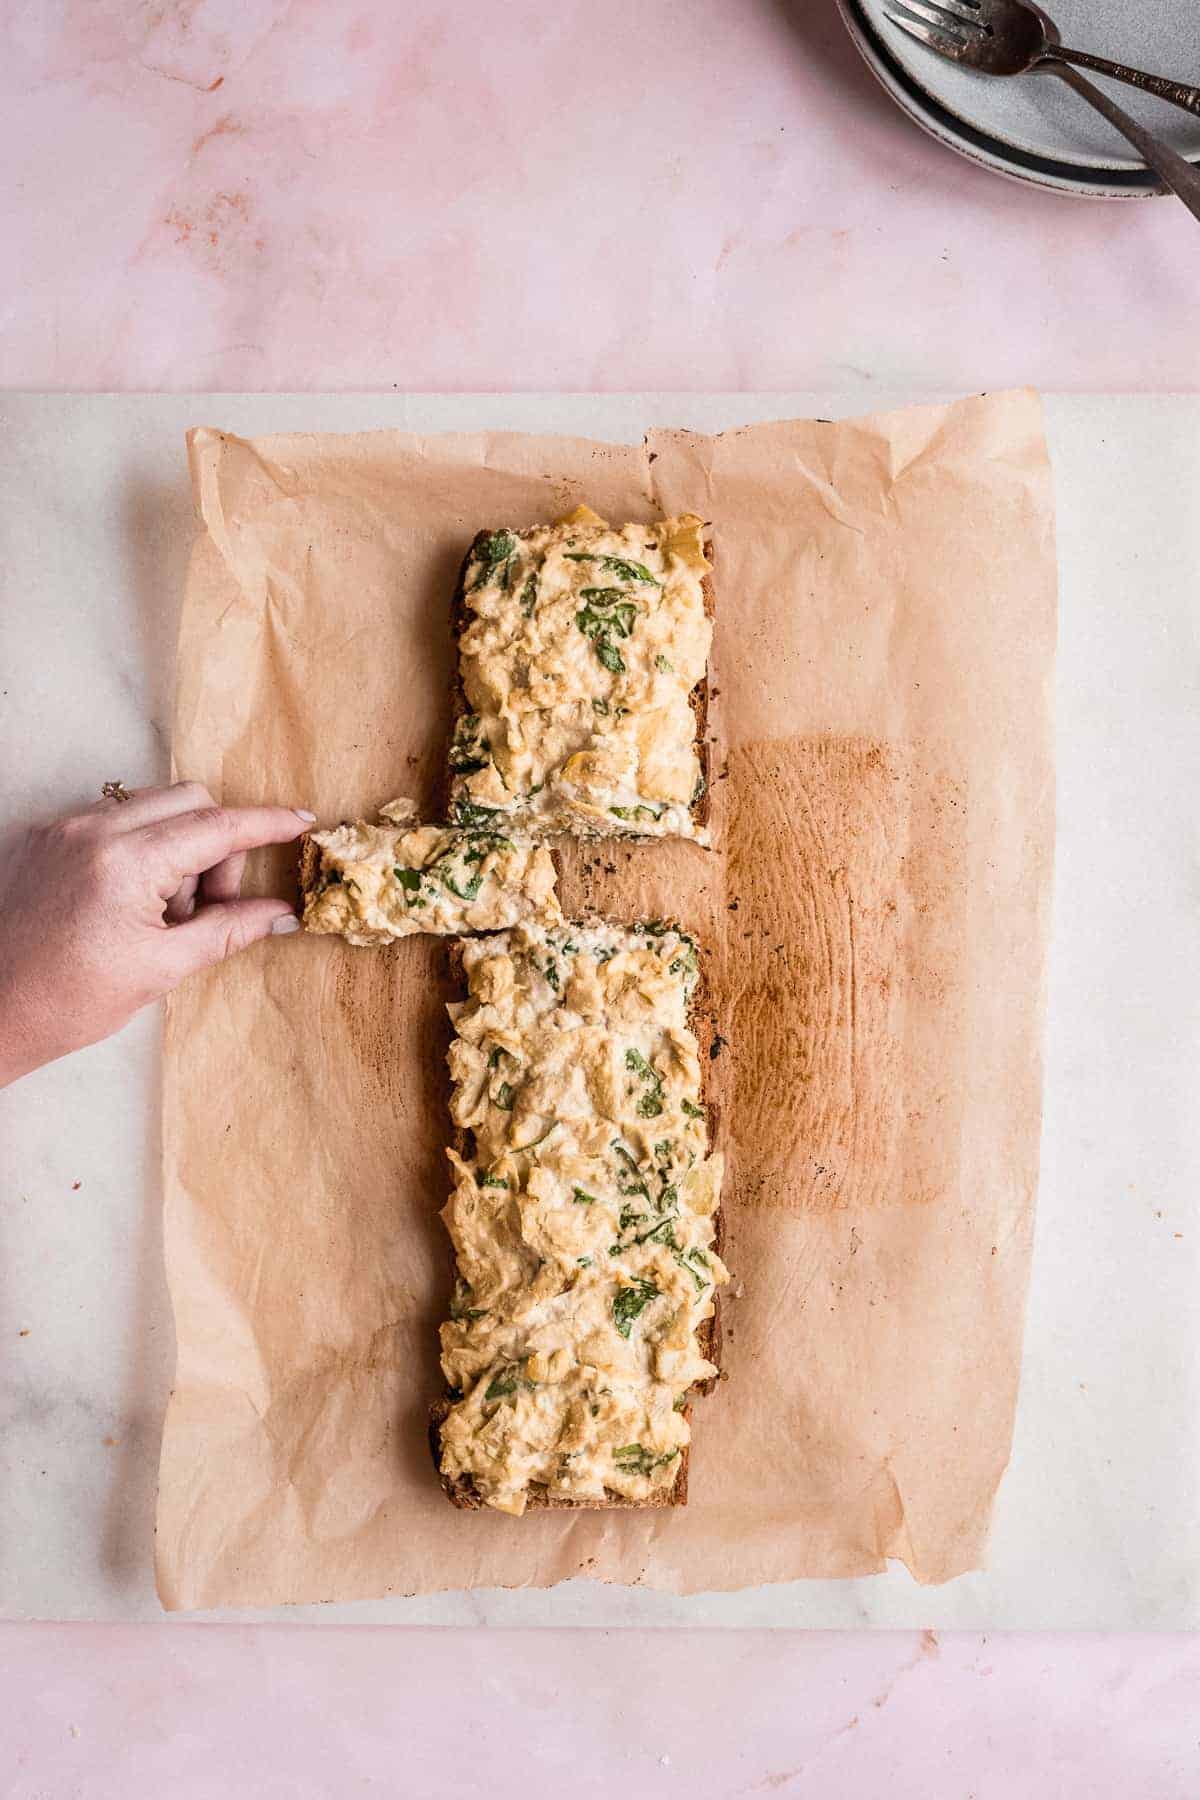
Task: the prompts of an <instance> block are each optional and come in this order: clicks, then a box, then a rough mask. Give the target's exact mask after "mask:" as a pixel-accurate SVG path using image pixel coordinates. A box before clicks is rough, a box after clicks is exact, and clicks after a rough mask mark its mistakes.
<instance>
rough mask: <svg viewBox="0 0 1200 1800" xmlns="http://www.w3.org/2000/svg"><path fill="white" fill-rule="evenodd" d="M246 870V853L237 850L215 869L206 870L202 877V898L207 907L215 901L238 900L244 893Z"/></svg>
mask: <svg viewBox="0 0 1200 1800" xmlns="http://www.w3.org/2000/svg"><path fill="white" fill-rule="evenodd" d="M245 868H246V852H245V851H244V850H235V851H234V853H233V855H232V856H227V857H226V858H225V860H224V862H219V863H218V864H217V865H216V867H215V868H213V869H205V871H204V873H203V875H201V877H200V898H201V900H203V901H204V902H205V904H206V905H211V904H212V902H213V901H214V900H236V899H237V898H238V896H239V895H240V893H241V891H242V876H243V874H244V873H245Z"/></svg>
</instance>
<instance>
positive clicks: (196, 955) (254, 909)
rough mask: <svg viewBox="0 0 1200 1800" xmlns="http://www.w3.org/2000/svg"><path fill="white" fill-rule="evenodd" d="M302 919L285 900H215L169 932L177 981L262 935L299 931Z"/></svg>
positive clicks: (255, 941) (240, 948)
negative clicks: (300, 919)
mask: <svg viewBox="0 0 1200 1800" xmlns="http://www.w3.org/2000/svg"><path fill="white" fill-rule="evenodd" d="M299 929H300V921H299V919H298V918H297V917H296V915H295V913H294V912H293V911H292V908H291V907H290V906H289V905H288V904H287V902H286V900H214V901H211V902H210V903H209V904H208V905H207V906H202V907H201V908H200V910H199V911H198V912H197V913H195V914H194V915H193V917H192V918H190V919H187V920H185V922H184V923H183V924H182V925H172V926H171V928H170V931H169V933H168V938H167V941H168V944H169V947H170V958H171V966H172V973H173V974H174V977H175V979H176V981H183V980H184V978H185V977H186V976H188V975H194V974H195V973H196V971H197V970H198V969H207V968H210V967H211V966H212V964H213V963H219V962H224V960H225V958H226V957H227V956H234V955H236V953H237V952H238V951H239V950H245V949H246V947H247V945H249V944H255V943H257V942H258V940H259V938H265V937H271V936H272V935H273V934H276V933H282V932H287V931H298V930H299Z"/></svg>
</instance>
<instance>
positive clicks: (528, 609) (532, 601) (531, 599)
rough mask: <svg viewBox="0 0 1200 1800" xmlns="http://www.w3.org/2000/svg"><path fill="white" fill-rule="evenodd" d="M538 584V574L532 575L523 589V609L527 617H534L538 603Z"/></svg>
mask: <svg viewBox="0 0 1200 1800" xmlns="http://www.w3.org/2000/svg"><path fill="white" fill-rule="evenodd" d="M537 585H538V584H537V576H536V575H531V576H530V577H529V580H528V581H527V582H526V583H525V586H524V587H523V588H522V589H521V611H522V613H523V614H524V616H525V617H526V618H527V619H528V618H531V617H532V615H533V609H534V607H535V605H536V604H537Z"/></svg>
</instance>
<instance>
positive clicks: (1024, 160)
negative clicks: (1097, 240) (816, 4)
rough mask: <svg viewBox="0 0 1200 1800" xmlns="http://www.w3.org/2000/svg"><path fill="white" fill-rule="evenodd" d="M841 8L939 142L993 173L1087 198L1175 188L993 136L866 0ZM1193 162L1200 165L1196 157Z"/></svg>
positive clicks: (858, 43)
mask: <svg viewBox="0 0 1200 1800" xmlns="http://www.w3.org/2000/svg"><path fill="white" fill-rule="evenodd" d="M837 5H838V12H839V14H840V15H841V19H842V23H843V24H844V25H845V27H846V30H847V32H848V33H849V35H850V38H851V41H852V42H853V43H854V45H855V47H856V48H857V50H858V52H859V54H860V55H861V57H862V58H863V61H864V62H865V63H866V65H867V67H868V68H869V69H870V70H871V72H872V74H873V75H874V76H875V78H876V80H877V81H879V82H880V84H881V86H882V87H883V88H884V89H885V91H886V92H887V93H889V94H890V95H891V97H892V99H893V100H895V102H896V104H897V105H898V106H899V107H900V109H901V111H903V112H904V113H906V114H907V116H908V117H909V118H910V119H912V121H913V123H914V124H916V125H919V126H920V127H921V129H922V130H924V131H926V132H928V133H929V134H930V136H932V137H934V138H935V139H936V140H937V141H938V142H939V143H941V144H945V145H946V146H947V147H948V148H949V149H952V150H956V151H957V152H958V154H959V155H960V156H965V157H966V158H967V159H968V160H969V161H971V162H974V163H976V164H977V165H978V166H979V167H981V168H985V169H989V170H990V171H991V172H992V173H993V174H998V175H1003V176H1006V177H1007V178H1008V179H1009V180H1011V181H1020V182H1022V183H1024V184H1025V185H1026V186H1034V187H1041V188H1044V189H1049V190H1051V191H1053V192H1054V193H1059V194H1074V195H1076V196H1078V197H1079V198H1081V199H1095V200H1144V199H1150V198H1154V197H1156V196H1158V195H1161V194H1165V193H1167V192H1168V191H1169V190H1168V189H1167V188H1166V187H1165V186H1164V185H1163V183H1162V182H1161V181H1159V179H1158V177H1157V176H1156V175H1155V174H1154V173H1153V171H1152V170H1150V169H1147V168H1137V169H1119V168H1118V169H1111V168H1104V167H1102V166H1100V165H1099V164H1090V163H1062V162H1058V161H1057V160H1056V159H1055V158H1053V157H1050V156H1039V155H1037V154H1035V153H1033V152H1031V151H1027V150H1023V149H1021V148H1020V147H1019V146H1017V145H1014V144H1007V143H1005V141H1004V140H1003V139H1002V138H995V137H993V136H992V135H991V134H990V132H987V131H983V130H981V129H980V127H979V126H977V125H973V124H972V123H971V122H970V120H969V119H964V118H963V117H962V115H961V114H959V113H956V112H954V111H952V110H951V109H950V108H949V107H947V106H945V105H944V104H943V103H942V101H940V100H939V99H937V97H936V96H935V95H933V94H931V93H930V92H929V91H928V89H926V88H924V87H922V86H921V84H920V82H919V81H917V80H916V79H915V77H914V76H912V75H911V74H910V73H909V71H908V69H906V68H905V66H904V64H903V63H901V62H900V61H899V60H898V59H897V58H896V57H895V56H894V55H893V54H892V52H891V50H890V49H889V48H888V46H887V44H886V43H885V42H884V40H883V39H882V37H881V36H880V35H879V33H878V32H877V31H876V29H875V26H874V24H873V22H872V21H871V19H870V18H869V17H868V16H867V14H866V13H865V12H864V11H863V9H862V6H861V4H860V0H837ZM1188 160H1191V161H1192V166H1193V167H1200V162H1197V161H1196V160H1194V159H1188Z"/></svg>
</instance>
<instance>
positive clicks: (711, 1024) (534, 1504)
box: [429, 921, 725, 1512]
mask: <svg viewBox="0 0 1200 1800" xmlns="http://www.w3.org/2000/svg"><path fill="white" fill-rule="evenodd" d="M668 923H670V921H668ZM446 968H447V976H448V981H449V984H450V987H451V990H452V991H453V992H455V993H458V994H461V993H462V992H463V990H464V988H465V987H466V975H467V972H466V964H465V962H464V959H463V952H462V945H461V944H460V943H459V942H457V941H452V942H451V943H450V944H449V945H448V947H447V956H446ZM688 1024H689V1026H690V1028H691V1030H692V1031H693V1032H694V1033H695V1035H696V1041H697V1043H698V1044H699V1047H700V1098H701V1101H702V1103H703V1105H704V1109H705V1112H706V1114H707V1117H708V1147H709V1154H710V1155H711V1153H712V1151H713V1150H715V1149H716V1148H717V1147H718V1143H717V1139H718V1133H719V1127H720V1112H719V1108H718V1107H717V1106H716V1105H715V1104H714V1103H713V1102H712V1101H711V1100H710V1099H709V1087H710V1085H711V1084H710V1082H709V1069H710V1067H711V1063H712V1055H711V1052H712V1044H713V1039H714V1038H715V1036H716V1022H715V1019H714V1017H713V1012H712V1005H711V999H710V991H709V987H708V981H707V978H706V976H705V973H704V968H703V965H702V966H701V970H700V976H699V979H698V980H697V982H696V985H695V987H694V988H693V989H692V996H691V1000H690V1002H689V1004H688ZM452 1147H453V1149H454V1150H455V1151H456V1152H457V1153H458V1155H459V1156H460V1157H462V1158H463V1160H464V1161H470V1159H471V1156H472V1153H473V1150H474V1142H473V1134H472V1133H471V1132H468V1131H463V1130H460V1129H459V1128H457V1127H455V1128H454V1132H453V1146H452ZM713 1248H714V1250H715V1251H716V1253H717V1255H718V1256H721V1255H722V1253H723V1251H724V1248H725V1209H724V1207H723V1206H718V1208H717V1210H716V1212H715V1213H714V1214H713ZM449 1251H450V1278H451V1281H453V1280H454V1279H455V1277H456V1276H457V1273H458V1271H457V1266H456V1260H455V1256H454V1248H453V1245H450V1246H449ZM712 1305H713V1313H712V1317H711V1318H710V1319H705V1320H703V1321H702V1323H701V1324H700V1326H699V1327H698V1329H697V1332H696V1339H697V1343H698V1346H699V1350H700V1354H701V1356H703V1357H704V1359H705V1361H706V1362H711V1363H714V1364H716V1365H717V1373H716V1374H715V1375H712V1376H710V1377H709V1379H708V1380H707V1381H701V1382H697V1383H696V1385H695V1388H694V1390H693V1391H694V1392H695V1393H697V1394H711V1393H712V1391H713V1389H714V1388H715V1387H716V1384H717V1382H718V1381H719V1380H720V1379H721V1374H720V1360H721V1296H720V1292H719V1290H716V1289H714V1291H713V1297H712ZM453 1405H454V1400H453V1398H452V1397H451V1395H450V1394H449V1393H446V1394H443V1395H442V1396H441V1397H440V1398H439V1399H437V1400H435V1401H434V1402H433V1404H432V1405H431V1407H430V1409H429V1448H430V1451H431V1452H432V1455H433V1466H434V1468H435V1469H436V1470H437V1473H438V1480H439V1481H440V1482H441V1484H442V1490H443V1492H444V1493H445V1495H446V1498H447V1499H448V1500H449V1501H450V1503H451V1505H452V1506H458V1507H462V1508H464V1509H465V1510H467V1511H471V1512H478V1511H480V1510H482V1509H483V1508H484V1507H485V1506H486V1505H487V1502H486V1500H484V1499H483V1498H482V1496H481V1495H480V1493H479V1492H478V1490H477V1489H476V1487H475V1484H474V1482H473V1481H472V1480H471V1479H470V1477H469V1476H451V1475H445V1474H443V1473H442V1425H443V1423H444V1422H445V1420H446V1418H447V1416H448V1414H449V1412H450V1409H451V1407H452V1406H453ZM683 1416H684V1418H685V1419H686V1420H687V1422H688V1424H689V1425H690V1424H691V1421H692V1405H691V1402H690V1401H689V1402H688V1403H687V1405H685V1406H684V1408H683ZM690 1457H691V1444H690V1443H688V1444H686V1445H685V1446H684V1448H683V1451H682V1453H681V1454H680V1458H679V1473H678V1474H677V1476H676V1477H675V1480H674V1482H673V1483H672V1485H671V1486H670V1487H669V1488H660V1489H659V1490H658V1491H657V1492H655V1493H653V1494H651V1495H649V1496H648V1497H647V1498H646V1499H644V1500H630V1499H628V1498H627V1497H626V1496H625V1495H624V1494H617V1493H614V1492H613V1491H612V1489H611V1488H605V1490H604V1498H603V1499H602V1500H573V1499H569V1498H566V1497H563V1496H560V1495H551V1494H548V1493H547V1492H546V1491H545V1489H544V1488H541V1487H539V1486H538V1485H537V1484H536V1483H535V1484H533V1485H532V1486H531V1487H530V1490H529V1494H528V1497H527V1499H526V1503H525V1504H526V1510H527V1511H529V1510H535V1509H540V1510H547V1509H549V1508H557V1509H558V1510H560V1511H562V1510H571V1511H576V1512H578V1511H588V1512H603V1511H608V1510H609V1509H612V1508H616V1507H623V1508H625V1509H633V1510H635V1511H644V1510H646V1509H647V1508H662V1507H668V1506H686V1505H687V1498H688V1464H689V1461H690Z"/></svg>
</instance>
